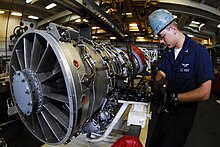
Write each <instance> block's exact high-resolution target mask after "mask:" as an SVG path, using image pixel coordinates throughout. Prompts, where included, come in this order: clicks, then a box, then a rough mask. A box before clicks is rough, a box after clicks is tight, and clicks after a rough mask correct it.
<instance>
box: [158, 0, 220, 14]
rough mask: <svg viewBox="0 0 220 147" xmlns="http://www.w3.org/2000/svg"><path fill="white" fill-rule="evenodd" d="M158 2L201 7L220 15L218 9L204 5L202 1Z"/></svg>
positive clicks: (168, 0) (167, 0)
mask: <svg viewBox="0 0 220 147" xmlns="http://www.w3.org/2000/svg"><path fill="white" fill-rule="evenodd" d="M160 3H169V4H176V5H182V6H188V7H193V8H196V9H201V10H204V11H207V12H209V13H213V14H215V15H217V16H219V17H220V11H219V10H217V9H215V8H213V7H211V6H208V5H205V4H203V3H195V2H192V1H190V0H184V1H183V0H160Z"/></svg>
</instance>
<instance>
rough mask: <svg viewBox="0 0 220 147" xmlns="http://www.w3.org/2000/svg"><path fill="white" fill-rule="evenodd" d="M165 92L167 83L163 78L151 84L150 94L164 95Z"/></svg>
mask: <svg viewBox="0 0 220 147" xmlns="http://www.w3.org/2000/svg"><path fill="white" fill-rule="evenodd" d="M166 91H167V81H166V79H165V78H164V77H162V78H160V80H158V81H155V82H154V83H153V87H152V92H153V93H155V94H156V95H158V94H164V93H165V92H166Z"/></svg>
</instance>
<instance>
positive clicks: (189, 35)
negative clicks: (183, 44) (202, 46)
mask: <svg viewBox="0 0 220 147" xmlns="http://www.w3.org/2000/svg"><path fill="white" fill-rule="evenodd" d="M187 36H188V37H190V38H192V37H195V36H194V35H191V34H187Z"/></svg>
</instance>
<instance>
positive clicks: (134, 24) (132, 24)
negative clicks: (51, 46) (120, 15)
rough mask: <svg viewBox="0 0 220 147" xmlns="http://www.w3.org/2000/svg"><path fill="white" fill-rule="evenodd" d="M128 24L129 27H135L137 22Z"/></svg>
mask: <svg viewBox="0 0 220 147" xmlns="http://www.w3.org/2000/svg"><path fill="white" fill-rule="evenodd" d="M129 26H130V27H137V24H136V23H130V24H129Z"/></svg>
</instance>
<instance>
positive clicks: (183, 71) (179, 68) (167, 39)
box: [148, 9, 213, 147]
mask: <svg viewBox="0 0 220 147" xmlns="http://www.w3.org/2000/svg"><path fill="white" fill-rule="evenodd" d="M148 21H149V23H150V26H151V28H152V30H153V33H154V35H158V36H159V39H160V43H161V44H163V45H165V46H166V50H165V52H164V54H163V57H162V60H161V62H160V64H159V66H158V69H159V70H158V72H157V75H156V77H155V83H154V84H155V85H154V86H155V87H157V88H156V90H157V92H159V93H163V94H164V96H165V103H164V107H163V109H162V110H161V112H160V113H159V116H158V121H157V124H156V126H155V130H154V132H153V135H152V138H151V140H150V147H183V146H184V143H185V141H186V139H187V136H188V134H189V132H190V130H191V128H192V125H193V122H194V118H195V114H196V111H197V106H198V103H199V102H200V101H205V100H208V99H209V96H210V91H211V85H212V79H213V74H212V64H211V61H210V57H209V54H208V51H207V49H206V48H205V47H204V46H202V45H201V44H199V43H197V42H196V41H194V40H192V39H191V38H189V37H188V36H187V35H185V34H183V32H182V31H181V30H179V29H178V27H177V23H176V21H175V18H174V16H173V15H172V14H171V13H170V12H169V11H167V10H164V9H158V10H156V11H154V12H153V13H151V14H150V16H149V18H148ZM164 88H166V90H165V91H166V92H164Z"/></svg>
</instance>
